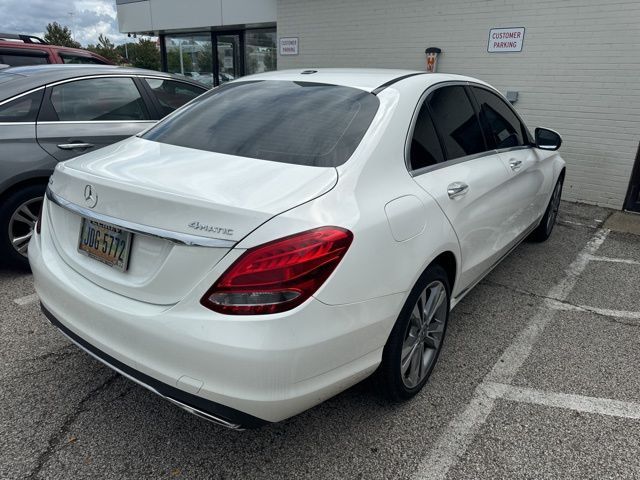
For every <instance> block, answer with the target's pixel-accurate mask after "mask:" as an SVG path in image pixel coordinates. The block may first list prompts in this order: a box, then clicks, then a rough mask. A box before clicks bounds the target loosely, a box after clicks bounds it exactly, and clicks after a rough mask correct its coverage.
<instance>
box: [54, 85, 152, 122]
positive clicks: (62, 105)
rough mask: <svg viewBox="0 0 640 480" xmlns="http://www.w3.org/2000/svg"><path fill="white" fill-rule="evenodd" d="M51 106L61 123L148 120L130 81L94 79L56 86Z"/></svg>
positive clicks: (134, 86)
mask: <svg viewBox="0 0 640 480" xmlns="http://www.w3.org/2000/svg"><path fill="white" fill-rule="evenodd" d="M51 103H52V105H53V108H54V110H55V112H56V114H57V115H58V120H60V121H105V120H121V121H127V120H147V119H148V118H149V115H148V113H147V109H146V106H145V104H144V101H143V100H142V97H141V96H140V92H139V91H138V87H136V85H135V83H134V82H133V79H131V78H92V79H87V80H76V81H74V82H69V83H63V84H61V85H57V86H55V87H53V88H52V90H51Z"/></svg>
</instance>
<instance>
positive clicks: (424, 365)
mask: <svg viewBox="0 0 640 480" xmlns="http://www.w3.org/2000/svg"><path fill="white" fill-rule="evenodd" d="M450 295H451V288H450V286H449V278H448V276H447V272H446V271H445V270H444V269H443V268H442V267H441V266H440V265H431V266H429V268H427V270H426V271H425V272H424V273H423V274H422V276H421V277H420V279H419V280H418V281H417V282H416V285H415V286H414V287H413V289H412V290H411V293H410V294H409V297H408V298H407V301H406V302H405V304H404V306H403V307H402V310H401V311H400V315H399V316H398V319H397V320H396V324H395V325H394V327H393V330H392V331H391V335H390V336H389V339H388V340H387V344H386V345H385V347H384V351H383V354H382V363H381V364H380V367H379V369H378V372H377V374H376V379H375V380H376V383H377V386H378V389H379V390H380V392H381V393H382V394H383V395H384V396H386V397H387V398H389V399H390V400H392V401H396V402H398V401H404V400H408V399H410V398H412V397H413V396H415V395H416V394H417V393H418V392H419V391H420V390H421V389H422V387H424V385H425V383H427V380H428V379H429V376H430V375H431V372H432V371H433V368H434V367H435V365H436V362H437V360H438V357H439V355H440V351H441V350H442V344H443V340H444V336H445V333H446V330H447V322H448V320H449V305H450ZM425 307H426V308H425Z"/></svg>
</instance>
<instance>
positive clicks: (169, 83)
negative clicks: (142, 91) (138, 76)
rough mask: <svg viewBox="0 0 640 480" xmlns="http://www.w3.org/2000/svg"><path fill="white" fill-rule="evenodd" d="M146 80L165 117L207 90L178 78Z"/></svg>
mask: <svg viewBox="0 0 640 480" xmlns="http://www.w3.org/2000/svg"><path fill="white" fill-rule="evenodd" d="M144 80H145V82H147V84H148V85H149V87H150V88H151V90H152V91H153V95H154V96H155V97H156V100H158V103H159V104H160V110H161V112H160V113H161V114H162V116H163V117H164V116H165V115H169V114H170V113H171V112H173V111H174V110H175V109H177V108H180V107H181V106H182V105H184V104H185V103H187V102H190V101H191V100H193V99H194V98H196V97H197V96H199V95H202V94H203V93H204V92H206V91H207V90H206V89H204V88H200V87H196V86H195V85H191V84H189V83H185V82H178V81H176V80H163V79H159V78H145V79H144Z"/></svg>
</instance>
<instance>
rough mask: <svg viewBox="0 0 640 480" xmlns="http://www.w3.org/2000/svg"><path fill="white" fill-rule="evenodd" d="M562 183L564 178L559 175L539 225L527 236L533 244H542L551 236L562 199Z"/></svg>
mask: <svg viewBox="0 0 640 480" xmlns="http://www.w3.org/2000/svg"><path fill="white" fill-rule="evenodd" d="M563 182H564V178H563V176H562V175H561V176H560V178H559V179H558V182H557V183H556V186H555V187H554V189H553V193H552V194H551V200H549V205H547V209H546V210H545V212H544V216H543V217H542V220H540V225H538V226H537V227H536V229H535V230H534V231H533V232H532V233H531V235H530V236H529V239H530V240H532V241H534V242H544V241H545V240H546V239H547V238H549V236H551V232H552V231H553V226H554V225H555V224H556V219H557V218H558V209H559V208H560V198H561V197H562V184H563Z"/></svg>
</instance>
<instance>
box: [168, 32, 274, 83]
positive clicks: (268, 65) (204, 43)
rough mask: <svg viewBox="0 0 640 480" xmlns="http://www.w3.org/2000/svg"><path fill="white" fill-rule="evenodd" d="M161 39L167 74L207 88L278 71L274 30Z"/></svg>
mask: <svg viewBox="0 0 640 480" xmlns="http://www.w3.org/2000/svg"><path fill="white" fill-rule="evenodd" d="M162 38H163V42H164V65H165V69H166V71H167V72H169V73H176V74H178V75H184V76H185V77H188V78H191V79H193V80H196V81H198V82H200V83H204V84H206V85H208V86H213V85H222V84H223V83H225V82H228V81H230V80H234V79H236V78H239V77H242V76H244V75H251V74H253V73H261V72H269V71H271V70H276V61H277V50H276V42H277V36H276V30H275V28H256V29H252V30H236V31H220V32H199V33H184V34H183V33H175V34H174V33H172V34H166V35H164V36H163V37H162ZM214 52H215V56H214Z"/></svg>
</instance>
